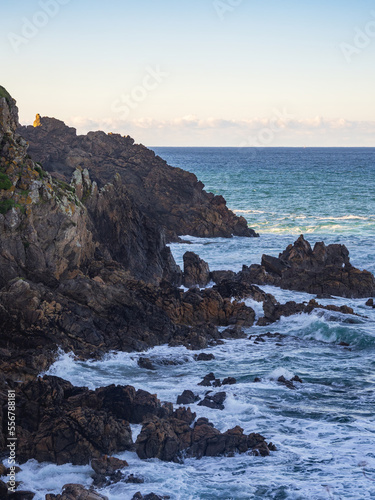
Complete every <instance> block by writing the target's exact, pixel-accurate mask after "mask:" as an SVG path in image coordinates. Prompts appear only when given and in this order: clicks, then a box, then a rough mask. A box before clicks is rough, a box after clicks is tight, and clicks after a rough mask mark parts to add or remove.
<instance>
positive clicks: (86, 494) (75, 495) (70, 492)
mask: <svg viewBox="0 0 375 500" xmlns="http://www.w3.org/2000/svg"><path fill="white" fill-rule="evenodd" d="M46 500H108V497H106V496H104V495H100V494H99V493H96V492H95V491H93V490H91V489H90V490H87V489H85V488H84V487H83V486H81V485H80V484H66V485H65V486H64V487H63V491H62V493H61V495H53V494H51V493H50V494H48V495H46Z"/></svg>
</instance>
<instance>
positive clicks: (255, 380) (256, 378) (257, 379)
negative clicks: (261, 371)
mask: <svg viewBox="0 0 375 500" xmlns="http://www.w3.org/2000/svg"><path fill="white" fill-rule="evenodd" d="M254 382H256V383H258V382H262V379H261V378H259V377H255V378H254Z"/></svg>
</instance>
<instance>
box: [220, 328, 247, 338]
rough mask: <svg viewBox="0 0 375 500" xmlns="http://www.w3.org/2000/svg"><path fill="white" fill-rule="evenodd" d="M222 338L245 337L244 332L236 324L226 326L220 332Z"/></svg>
mask: <svg viewBox="0 0 375 500" xmlns="http://www.w3.org/2000/svg"><path fill="white" fill-rule="evenodd" d="M221 336H222V338H223V339H245V338H246V334H245V332H244V331H243V330H242V328H241V327H240V326H238V325H236V326H232V327H230V328H226V329H225V330H223V331H222V332H221Z"/></svg>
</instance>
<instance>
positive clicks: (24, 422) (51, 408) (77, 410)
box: [16, 376, 192, 475]
mask: <svg viewBox="0 0 375 500" xmlns="http://www.w3.org/2000/svg"><path fill="white" fill-rule="evenodd" d="M16 398H17V401H18V405H19V418H18V420H17V425H18V427H17V436H18V447H17V448H18V458H19V460H20V461H21V462H25V461H27V460H29V459H30V458H34V459H37V460H39V461H49V462H54V463H57V464H63V463H73V464H76V465H84V464H87V463H89V462H90V460H93V459H99V461H95V460H93V464H97V467H99V465H100V464H102V465H101V467H104V465H105V464H104V462H103V460H107V459H105V458H102V455H112V454H114V453H118V452H120V451H126V450H133V448H134V445H133V441H132V434H131V429H130V426H129V423H128V422H131V423H141V422H143V421H144V420H146V419H148V418H152V417H153V416H160V417H162V418H169V417H170V416H171V415H172V414H173V406H172V405H171V404H164V405H161V403H160V401H159V400H158V399H157V397H156V396H155V395H152V394H149V393H148V392H146V391H142V390H138V391H136V390H135V389H134V387H132V386H125V387H124V386H115V385H112V386H109V387H102V388H100V389H97V390H95V391H90V390H88V389H87V388H82V387H73V386H72V385H71V384H70V383H69V382H66V381H64V380H62V379H59V378H57V377H51V376H44V377H43V378H39V379H37V380H34V381H31V382H28V383H25V384H23V385H21V386H20V387H19V388H18V389H17V394H16ZM183 415H185V418H186V419H189V418H191V416H192V414H191V412H190V414H189V415H186V413H185V414H184V413H181V418H183ZM112 462H113V463H112ZM105 463H106V464H107V465H108V467H109V466H113V467H118V466H121V464H122V462H117V459H108V460H107V462H105ZM118 464H120V465H118ZM94 466H95V465H94ZM98 473H99V475H100V474H102V475H103V474H104V472H103V470H98Z"/></svg>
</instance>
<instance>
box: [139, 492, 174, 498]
mask: <svg viewBox="0 0 375 500" xmlns="http://www.w3.org/2000/svg"><path fill="white" fill-rule="evenodd" d="M169 498H171V497H169V496H165V495H164V496H162V497H161V496H159V495H155V493H148V495H144V496H143V495H142V494H141V493H140V492H139V491H138V492H137V493H136V494H135V495H134V496H133V498H132V500H168V499H169Z"/></svg>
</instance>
